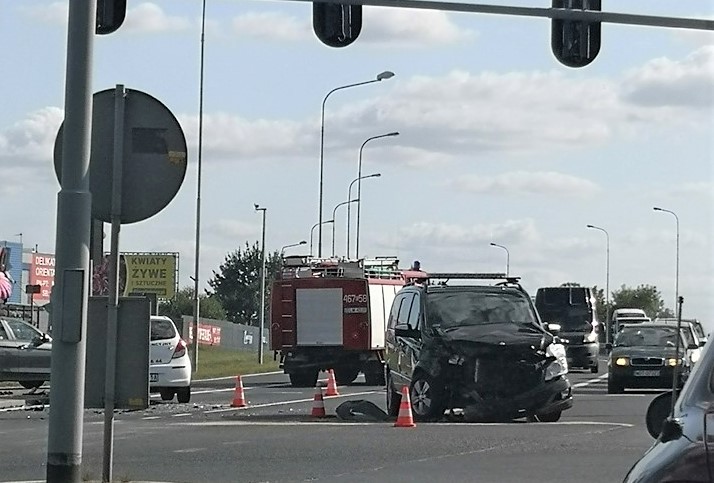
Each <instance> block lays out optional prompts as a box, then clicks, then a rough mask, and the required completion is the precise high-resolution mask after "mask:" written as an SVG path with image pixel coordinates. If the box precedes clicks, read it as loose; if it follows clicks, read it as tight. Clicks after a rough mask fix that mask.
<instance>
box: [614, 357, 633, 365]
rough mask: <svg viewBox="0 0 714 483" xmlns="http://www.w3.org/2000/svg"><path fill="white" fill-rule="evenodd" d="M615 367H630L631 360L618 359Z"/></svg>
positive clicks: (625, 358)
mask: <svg viewBox="0 0 714 483" xmlns="http://www.w3.org/2000/svg"><path fill="white" fill-rule="evenodd" d="M615 365H616V366H623V367H624V366H629V365H630V359H628V358H627V357H618V358H617V359H615Z"/></svg>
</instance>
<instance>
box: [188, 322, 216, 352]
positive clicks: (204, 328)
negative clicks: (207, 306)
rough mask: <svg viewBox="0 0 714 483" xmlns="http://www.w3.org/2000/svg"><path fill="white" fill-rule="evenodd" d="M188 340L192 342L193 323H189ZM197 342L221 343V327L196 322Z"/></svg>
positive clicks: (207, 343)
mask: <svg viewBox="0 0 714 483" xmlns="http://www.w3.org/2000/svg"><path fill="white" fill-rule="evenodd" d="M188 340H189V342H193V323H190V324H189V332H188ZM198 343H199V344H206V345H218V346H219V345H221V328H220V327H219V326H217V325H211V324H204V323H199V324H198Z"/></svg>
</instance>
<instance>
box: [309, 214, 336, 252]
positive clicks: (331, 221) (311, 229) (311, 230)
mask: <svg viewBox="0 0 714 483" xmlns="http://www.w3.org/2000/svg"><path fill="white" fill-rule="evenodd" d="M334 222H335V220H326V221H323V222H322V223H315V224H314V225H312V228H310V256H312V239H313V235H314V233H315V228H317V227H318V226H322V225H325V224H327V223H334ZM318 257H319V255H318Z"/></svg>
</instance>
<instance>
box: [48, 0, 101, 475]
mask: <svg viewBox="0 0 714 483" xmlns="http://www.w3.org/2000/svg"><path fill="white" fill-rule="evenodd" d="M96 3H97V2H96V1H94V0H72V1H70V2H69V14H68V22H69V23H68V26H67V65H66V79H65V120H64V128H65V129H64V137H63V144H62V167H61V171H62V183H61V185H62V186H61V188H60V191H59V194H58V195H57V225H56V226H57V229H56V245H55V246H56V253H57V255H56V267H55V268H56V272H55V273H56V274H57V278H56V279H55V285H54V289H53V290H52V302H53V306H54V310H53V314H52V326H53V329H52V336H53V341H52V369H51V371H52V372H51V376H50V377H51V380H53V381H59V383H58V384H55V385H54V387H53V388H52V391H51V392H50V406H51V407H52V411H51V412H50V421H49V433H48V436H47V475H46V476H47V482H48V483H55V482H58V483H59V482H62V483H66V482H70V483H79V482H80V481H81V480H82V475H81V467H82V430H83V418H84V407H83V406H84V369H85V351H86V337H85V336H86V322H87V302H88V300H87V297H88V292H89V281H90V279H91V275H90V273H89V227H90V220H91V216H92V214H91V211H92V197H91V194H90V192H89V154H90V144H91V139H90V134H91V125H92V124H91V123H92V76H91V70H92V54H93V42H94V30H95V28H96V16H97V13H96Z"/></svg>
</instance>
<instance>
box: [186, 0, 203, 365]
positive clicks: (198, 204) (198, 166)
mask: <svg viewBox="0 0 714 483" xmlns="http://www.w3.org/2000/svg"><path fill="white" fill-rule="evenodd" d="M205 39H206V0H203V2H201V54H200V61H199V64H200V67H199V82H198V157H197V164H196V242H195V253H194V265H193V277H192V280H193V331H192V332H193V334H192V335H193V345H192V347H193V351H189V354H190V356H191V365H192V367H193V371H194V372H196V371H197V370H198V319H199V315H200V313H201V312H200V307H199V301H200V298H199V297H198V289H199V279H198V269H199V262H200V260H199V259H200V254H201V173H202V170H201V167H202V160H203V64H204V62H203V58H204V45H205Z"/></svg>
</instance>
